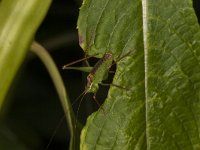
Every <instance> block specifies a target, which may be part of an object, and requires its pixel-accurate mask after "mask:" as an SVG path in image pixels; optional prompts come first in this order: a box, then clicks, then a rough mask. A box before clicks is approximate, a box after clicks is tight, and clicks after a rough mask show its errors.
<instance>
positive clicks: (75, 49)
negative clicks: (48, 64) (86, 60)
mask: <svg viewBox="0 0 200 150" xmlns="http://www.w3.org/2000/svg"><path fill="white" fill-rule="evenodd" d="M81 3H82V0H54V1H53V3H52V5H51V8H50V10H49V12H48V15H47V16H46V18H45V20H44V21H43V23H42V25H41V26H40V28H39V30H38V32H37V34H36V37H35V39H36V40H37V41H38V42H40V43H41V44H42V45H43V46H44V47H46V48H47V49H48V51H49V52H50V54H51V56H52V57H53V59H54V60H55V63H56V64H57V66H58V68H59V71H60V73H61V75H62V78H63V80H64V83H65V85H66V88H67V91H68V93H69V96H70V99H71V100H72V101H73V100H74V99H76V98H77V97H78V96H79V95H80V93H81V92H83V90H84V85H85V82H86V81H85V80H84V79H85V77H86V74H84V73H81V72H78V71H72V70H68V71H66V70H62V69H61V68H62V66H63V65H64V64H67V63H69V62H71V61H74V60H77V59H80V58H83V57H84V53H83V51H82V50H81V48H80V47H79V44H78V34H77V30H76V23H77V18H78V11H79V7H80V5H81ZM193 3H194V8H195V11H196V13H197V16H198V18H200V2H199V0H195V1H194V2H193ZM77 65H81V64H80V63H79V64H77ZM101 90H102V91H103V92H104V90H105V88H101ZM11 93H12V94H11ZM99 93H101V92H99ZM97 98H98V100H101V99H104V98H103V97H101V95H97ZM8 99H9V104H8V105H7V106H8V107H7V109H6V111H5V113H4V116H3V117H4V121H3V123H2V124H3V125H5V126H6V127H7V128H9V130H10V131H11V132H13V133H15V136H16V137H17V139H18V140H19V141H21V144H22V145H23V146H24V147H27V148H28V149H33V150H44V149H45V147H46V146H47V145H48V143H49V140H50V138H51V137H52V135H55V136H54V138H53V141H51V143H50V146H49V147H48V150H64V149H65V150H66V149H68V144H69V138H70V137H69V132H68V127H67V124H66V122H65V121H63V122H62V123H61V125H60V126H59V127H58V130H56V127H57V126H58V124H59V122H60V120H61V118H62V117H63V115H64V114H63V111H62V107H61V104H60V101H59V99H58V96H57V93H56V91H55V89H54V86H53V84H52V81H51V79H50V77H49V75H48V73H47V71H46V69H45V67H44V66H43V64H42V63H41V62H40V60H39V59H38V58H37V57H36V56H35V55H33V54H28V56H27V59H26V61H25V62H24V64H23V65H22V67H21V69H20V71H19V73H18V75H17V77H16V81H15V82H14V84H13V85H12V89H11V90H10V92H9V94H8ZM87 99H90V100H87ZM77 105H78V104H75V105H74V106H73V108H74V110H75V112H76V111H77ZM97 108H98V107H97V105H96V104H95V102H93V101H91V98H90V95H89V96H88V95H87V96H86V99H85V100H84V103H83V104H82V105H81V109H80V113H79V116H78V118H80V119H81V120H82V122H83V123H84V122H85V118H86V116H87V115H89V114H90V113H91V112H93V111H94V110H96V109H97Z"/></svg>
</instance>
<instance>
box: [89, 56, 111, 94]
mask: <svg viewBox="0 0 200 150" xmlns="http://www.w3.org/2000/svg"><path fill="white" fill-rule="evenodd" d="M112 62H113V56H112V54H111V53H105V54H104V56H103V57H102V58H101V59H100V60H99V61H98V62H97V63H96V65H95V66H94V67H93V69H92V70H91V72H90V73H89V75H88V76H87V85H86V87H85V93H96V92H97V91H98V89H99V84H100V83H101V82H102V81H103V80H105V79H106V78H107V76H108V70H109V69H110V67H111V66H112Z"/></svg>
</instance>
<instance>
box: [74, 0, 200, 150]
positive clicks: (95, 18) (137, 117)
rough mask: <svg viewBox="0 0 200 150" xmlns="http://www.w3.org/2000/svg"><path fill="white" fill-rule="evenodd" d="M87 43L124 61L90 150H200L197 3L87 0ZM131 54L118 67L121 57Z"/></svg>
mask: <svg viewBox="0 0 200 150" xmlns="http://www.w3.org/2000/svg"><path fill="white" fill-rule="evenodd" d="M78 29H79V38H80V45H81V47H82V48H83V50H84V51H86V53H88V54H90V55H94V54H100V55H99V57H101V56H102V55H103V54H104V53H105V52H112V53H113V55H114V59H115V61H116V63H117V70H116V73H115V76H114V79H113V83H114V84H116V85H119V86H122V87H125V88H126V89H127V90H123V89H120V88H117V87H113V86H111V87H110V90H109V92H108V96H107V98H106V100H105V102H104V104H103V106H102V107H103V109H104V110H105V112H106V114H104V113H102V111H101V109H99V111H97V112H95V113H93V114H92V115H91V116H90V117H89V118H88V120H87V123H86V126H85V127H84V129H83V130H82V134H81V145H80V149H82V150H93V149H97V150H109V149H114V150H118V149H119V150H122V149H124V150H132V149H138V150H141V149H152V150H156V149H170V150H171V149H173V150H176V149H181V150H187V149H188V150H191V149H200V94H199V91H200V28H199V25H198V22H197V18H196V16H195V12H194V10H193V6H192V2H191V0H174V1H172V0H171V1H169V0H157V1H154V0H143V1H139V0H123V1H122V0H84V1H83V4H82V7H81V9H80V14H79V20H78ZM130 51H131V54H130V55H129V56H127V57H125V58H124V59H122V60H120V61H118V62H117V60H118V58H120V57H122V56H124V55H125V54H127V53H128V52H130Z"/></svg>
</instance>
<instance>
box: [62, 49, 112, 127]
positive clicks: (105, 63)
mask: <svg viewBox="0 0 200 150" xmlns="http://www.w3.org/2000/svg"><path fill="white" fill-rule="evenodd" d="M112 62H113V55H112V53H109V52H107V53H105V54H104V55H103V57H102V58H101V59H100V60H99V61H98V62H97V63H96V64H95V66H94V67H93V68H89V69H90V70H91V71H90V73H89V74H88V76H87V84H86V86H85V90H84V91H83V93H82V94H81V95H80V96H79V97H78V98H77V99H76V100H78V99H79V98H80V97H81V96H82V98H81V100H80V103H79V106H78V110H77V114H76V116H78V111H79V108H80V105H81V102H82V100H83V97H84V95H86V94H87V93H94V95H93V99H94V100H95V102H96V103H97V105H98V106H99V107H100V103H99V102H98V100H97V99H96V93H97V91H98V89H99V84H101V83H102V81H103V80H105V79H106V78H107V77H108V70H109V69H110V67H111V66H112ZM70 65H71V64H70ZM63 68H64V69H66V68H67V66H66V65H65V66H63ZM70 69H74V68H72V67H70ZM76 100H75V101H76ZM75 125H76V123H75Z"/></svg>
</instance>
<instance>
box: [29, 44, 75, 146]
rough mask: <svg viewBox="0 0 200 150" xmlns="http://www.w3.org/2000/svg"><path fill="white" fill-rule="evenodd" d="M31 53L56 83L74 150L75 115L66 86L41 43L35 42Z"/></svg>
mask: <svg viewBox="0 0 200 150" xmlns="http://www.w3.org/2000/svg"><path fill="white" fill-rule="evenodd" d="M31 51H32V52H34V53H35V54H36V55H37V56H38V57H39V58H40V59H41V61H42V62H43V63H44V65H45V67H46V69H47V70H48V72H49V74H50V76H51V78H52V81H53V83H54V86H55V88H56V91H57V93H58V96H59V98H60V101H61V104H62V107H63V110H64V113H65V116H66V119H67V122H68V126H69V130H70V135H71V141H70V147H71V149H74V148H73V147H74V146H75V145H74V144H75V141H74V139H75V128H74V127H75V126H74V120H75V118H74V113H73V110H72V107H71V103H70V100H69V98H68V95H67V93H66V89H65V86H64V83H63V81H62V78H61V76H60V74H59V71H58V69H57V67H56V65H55V63H54V61H53V59H52V58H51V56H50V55H49V53H48V52H47V50H46V49H45V48H44V47H42V46H41V45H40V44H39V43H37V42H33V44H32V45H31Z"/></svg>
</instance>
